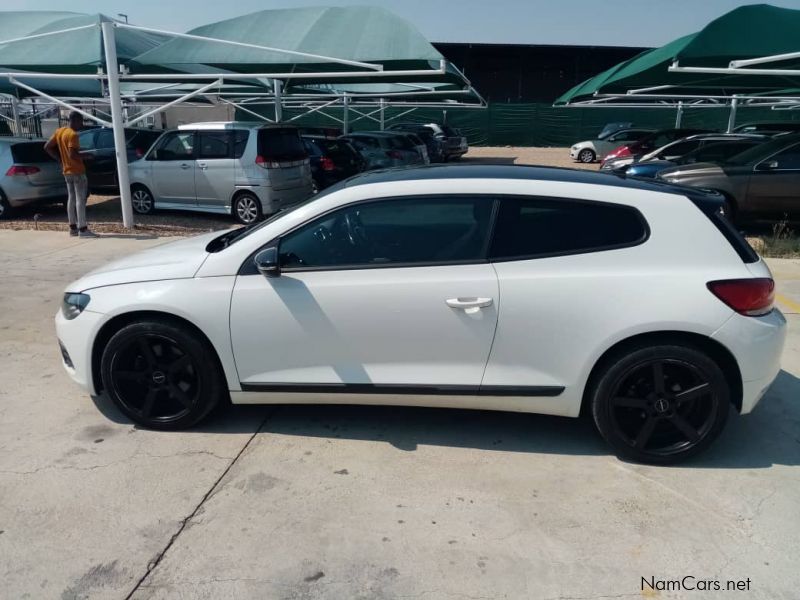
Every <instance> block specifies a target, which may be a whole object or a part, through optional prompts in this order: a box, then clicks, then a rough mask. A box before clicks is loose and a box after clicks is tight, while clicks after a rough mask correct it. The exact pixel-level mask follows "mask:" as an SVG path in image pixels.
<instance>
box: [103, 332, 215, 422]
mask: <svg viewBox="0 0 800 600" xmlns="http://www.w3.org/2000/svg"><path fill="white" fill-rule="evenodd" d="M100 373H101V377H102V381H103V387H104V389H105V390H106V393H107V394H108V395H109V397H110V398H111V400H112V401H113V402H114V404H116V405H117V407H118V408H119V409H120V410H121V411H122V412H123V413H125V415H127V416H128V417H129V418H130V419H132V420H133V421H134V422H136V423H138V424H139V425H142V426H144V427H147V428H149V429H163V430H175V429H184V428H186V427H191V426H192V425H194V424H195V423H197V422H198V421H200V420H201V419H202V418H203V417H205V416H206V415H207V414H208V413H209V412H210V411H211V410H212V409H213V408H214V406H215V405H216V404H217V402H218V401H219V399H220V396H221V395H222V394H223V378H222V374H221V373H220V369H219V367H218V361H217V359H216V355H215V354H214V351H213V349H212V348H210V347H209V345H208V343H207V342H206V341H205V340H202V339H200V337H199V336H198V335H197V334H196V333H194V332H193V331H191V330H190V329H189V328H187V327H184V326H181V325H179V324H176V323H172V322H170V321H167V320H163V321H162V320H157V319H153V320H147V321H140V322H136V323H132V324H130V325H127V326H125V327H123V328H122V329H120V330H119V331H118V332H117V333H115V334H114V335H113V336H112V337H111V339H110V340H109V342H108V344H107V345H106V347H105V350H104V351H103V355H102V359H101V363H100Z"/></svg>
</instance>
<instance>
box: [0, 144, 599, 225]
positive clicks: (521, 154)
mask: <svg viewBox="0 0 800 600" xmlns="http://www.w3.org/2000/svg"><path fill="white" fill-rule="evenodd" d="M462 162H463V163H465V164H518V165H547V166H554V167H578V168H589V169H596V168H597V167H598V165H597V163H595V164H594V165H582V164H579V163H575V162H572V160H571V159H570V158H569V150H568V149H567V148H514V147H501V148H472V149H471V150H470V151H469V153H468V154H467V155H466V156H465V157H464V158H463V159H462ZM86 217H87V219H88V220H89V225H90V227H91V228H92V229H94V230H95V231H97V232H98V233H129V232H128V231H127V230H126V229H125V228H124V227H122V216H121V209H120V205H119V198H118V197H116V196H99V195H92V196H90V197H89V204H88V207H87V210H86ZM234 225H236V222H235V221H234V220H233V219H232V218H230V217H225V216H222V215H219V216H216V215H207V214H201V213H191V212H183V211H159V212H157V213H156V214H154V215H136V232H137V233H143V234H152V235H159V236H167V235H190V234H196V233H203V232H206V231H214V230H216V229H227V228H229V227H233V226H234ZM0 229H14V230H19V229H41V230H48V231H62V230H63V231H66V230H67V222H66V215H65V210H64V207H63V205H61V204H46V205H44V204H43V205H37V206H33V207H27V208H21V209H18V210H17V211H16V213H15V215H14V217H13V218H12V219H9V220H7V221H0Z"/></svg>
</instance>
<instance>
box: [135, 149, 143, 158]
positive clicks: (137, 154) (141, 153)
mask: <svg viewBox="0 0 800 600" xmlns="http://www.w3.org/2000/svg"><path fill="white" fill-rule="evenodd" d="M143 156H144V150H142V149H141V148H137V149H136V158H142V157H143Z"/></svg>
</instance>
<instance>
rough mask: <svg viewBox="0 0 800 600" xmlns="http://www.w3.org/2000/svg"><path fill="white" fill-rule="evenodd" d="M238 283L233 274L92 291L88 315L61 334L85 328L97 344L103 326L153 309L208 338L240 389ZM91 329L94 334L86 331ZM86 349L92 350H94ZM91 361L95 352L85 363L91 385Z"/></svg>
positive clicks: (64, 327)
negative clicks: (234, 323) (234, 343)
mask: <svg viewBox="0 0 800 600" xmlns="http://www.w3.org/2000/svg"><path fill="white" fill-rule="evenodd" d="M234 279H235V277H233V276H230V277H208V278H190V279H173V280H169V281H148V282H142V283H130V284H123V285H110V286H106V287H101V288H95V289H91V290H89V292H88V294H89V295H90V296H91V300H90V303H89V307H88V308H87V309H86V310H85V311H84V314H81V315H80V316H78V317H77V318H76V319H74V320H72V321H64V322H63V323H60V324H59V332H60V331H61V330H65V331H71V330H75V329H78V330H83V331H82V332H81V336H82V337H83V338H84V339H90V340H94V339H95V337H96V335H97V333H98V332H99V331H100V329H101V328H102V327H103V325H105V324H106V323H108V322H109V321H111V320H112V319H113V318H115V317H118V316H121V315H124V314H126V313H132V312H143V311H147V312H156V313H163V314H165V315H175V316H177V317H179V318H181V319H183V320H185V321H188V322H189V323H192V324H193V325H194V326H196V327H197V328H198V329H199V330H200V331H202V332H203V333H204V334H205V336H206V337H207V338H208V340H209V341H210V342H211V344H212V345H213V346H214V349H215V350H216V352H217V355H218V356H219V359H220V363H221V364H222V368H223V370H224V372H225V379H226V381H227V383H228V388H229V389H231V390H239V389H240V387H239V378H238V377H237V375H236V366H235V364H234V361H233V353H232V352H231V344H230V329H229V327H228V313H229V310H230V299H231V290H232V289H233V282H234ZM87 327H88V328H89V330H90V331H86V330H85V328H87ZM87 334H88V335H87ZM86 351H87V352H91V347H87V349H86ZM90 358H91V354H89V355H88V357H86V358H84V359H83V360H82V362H81V364H83V365H84V368H85V369H87V371H86V372H85V374H84V375H83V378H84V380H85V381H87V382H91V381H92V373H91V360H90ZM77 366H78V363H77V362H76V367H77Z"/></svg>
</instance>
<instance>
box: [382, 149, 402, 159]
mask: <svg viewBox="0 0 800 600" xmlns="http://www.w3.org/2000/svg"><path fill="white" fill-rule="evenodd" d="M386 156H388V157H389V158H394V159H395V160H400V159H401V158H403V155H402V154H400V152H398V151H397V150H387V151H386Z"/></svg>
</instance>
